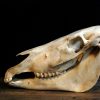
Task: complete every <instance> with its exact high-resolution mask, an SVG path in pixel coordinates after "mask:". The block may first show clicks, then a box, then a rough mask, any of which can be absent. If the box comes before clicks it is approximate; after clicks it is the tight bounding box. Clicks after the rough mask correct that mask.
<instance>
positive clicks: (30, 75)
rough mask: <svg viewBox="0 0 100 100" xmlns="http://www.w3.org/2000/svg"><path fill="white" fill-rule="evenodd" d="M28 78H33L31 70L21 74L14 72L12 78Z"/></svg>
mask: <svg viewBox="0 0 100 100" xmlns="http://www.w3.org/2000/svg"><path fill="white" fill-rule="evenodd" d="M28 78H35V75H34V73H33V72H24V73H21V74H16V75H15V76H14V77H13V80H14V79H28Z"/></svg>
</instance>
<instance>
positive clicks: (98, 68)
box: [4, 26, 100, 92]
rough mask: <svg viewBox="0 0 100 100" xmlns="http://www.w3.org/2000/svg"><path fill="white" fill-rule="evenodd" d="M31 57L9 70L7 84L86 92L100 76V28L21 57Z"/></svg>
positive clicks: (52, 43)
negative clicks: (26, 74) (19, 76)
mask: <svg viewBox="0 0 100 100" xmlns="http://www.w3.org/2000/svg"><path fill="white" fill-rule="evenodd" d="M26 54H29V56H28V57H27V58H26V59H25V60H23V61H22V62H21V63H19V64H18V65H16V66H14V67H11V68H10V69H8V70H7V72H6V74H5V78H4V82H5V83H8V84H9V85H11V86H15V87H21V88H27V89H35V90H65V91H74V92H85V91H87V90H89V89H91V88H92V87H93V86H94V85H95V84H96V82H97V80H98V78H99V75H100V26H93V27H89V28H86V29H82V30H79V31H76V32H74V33H71V34H69V35H67V36H64V37H61V38H59V39H57V40H54V41H52V42H50V43H47V44H45V45H42V46H39V47H35V48H32V49H30V50H26V51H24V52H22V53H20V54H18V55H26ZM25 72H32V73H33V74H34V77H33V78H27V79H16V80H14V79H13V77H14V76H15V75H16V74H17V75H19V74H21V73H25Z"/></svg>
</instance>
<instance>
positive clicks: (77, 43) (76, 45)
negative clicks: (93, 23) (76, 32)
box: [69, 37, 84, 53]
mask: <svg viewBox="0 0 100 100" xmlns="http://www.w3.org/2000/svg"><path fill="white" fill-rule="evenodd" d="M83 46H84V43H83V40H82V39H81V38H80V37H76V38H73V39H72V40H70V42H69V47H70V48H73V49H74V51H75V53H77V52H79V51H80V50H81V49H82V48H83Z"/></svg>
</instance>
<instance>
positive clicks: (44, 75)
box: [35, 71, 65, 78]
mask: <svg viewBox="0 0 100 100" xmlns="http://www.w3.org/2000/svg"><path fill="white" fill-rule="evenodd" d="M64 72H65V71H64ZM64 72H63V73H64ZM61 74H62V72H47V73H35V76H36V77H37V78H50V77H55V76H58V75H61Z"/></svg>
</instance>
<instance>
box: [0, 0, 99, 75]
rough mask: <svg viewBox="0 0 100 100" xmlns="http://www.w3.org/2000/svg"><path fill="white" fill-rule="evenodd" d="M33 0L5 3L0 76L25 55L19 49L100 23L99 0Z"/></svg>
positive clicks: (1, 13)
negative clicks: (59, 0)
mask: <svg viewBox="0 0 100 100" xmlns="http://www.w3.org/2000/svg"><path fill="white" fill-rule="evenodd" d="M33 1H34V0H33ZM33 1H32V0H29V1H25V0H24V1H23V2H10V1H9V2H7V3H6V2H3V3H1V6H0V17H1V18H0V24H1V27H0V43H1V44H0V49H1V55H0V58H1V60H0V77H1V76H4V73H5V71H6V70H7V69H8V68H10V67H12V66H14V65H15V64H17V63H18V62H20V61H21V60H22V59H23V58H22V57H16V56H15V55H16V54H17V53H19V52H22V51H24V50H27V49H30V48H33V47H35V46H39V45H42V44H44V43H47V42H49V41H52V40H54V39H56V38H59V37H61V36H64V35H67V34H69V33H71V32H73V31H76V30H78V29H81V28H86V27H90V26H94V25H100V14H99V13H100V2H99V0H94V1H92V0H90V1H88V0H86V1H85V0H83V1H82V0H80V1H76V0H69V1H68V0H67V2H62V3H61V2H58V1H57V2H56V3H54V2H39V1H37V2H33ZM87 1H88V2H87Z"/></svg>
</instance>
